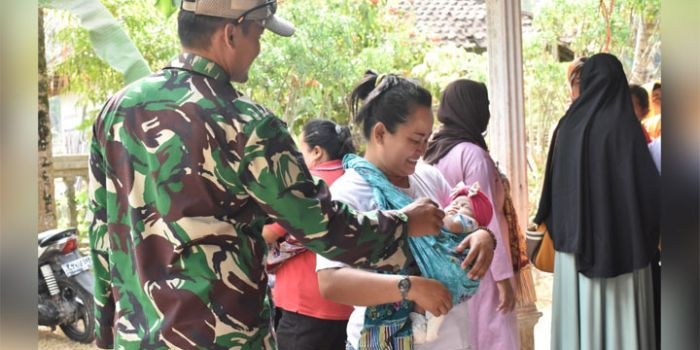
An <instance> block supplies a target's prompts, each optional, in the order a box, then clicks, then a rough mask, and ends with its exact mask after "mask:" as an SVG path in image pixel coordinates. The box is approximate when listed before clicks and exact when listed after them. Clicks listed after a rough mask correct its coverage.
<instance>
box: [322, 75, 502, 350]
mask: <svg viewBox="0 0 700 350" xmlns="http://www.w3.org/2000/svg"><path fill="white" fill-rule="evenodd" d="M431 103H432V96H431V95H430V92H428V91H427V90H426V89H425V88H423V87H421V86H419V85H418V84H416V83H415V82H412V81H410V80H408V79H405V78H402V77H399V76H396V75H391V74H389V75H381V76H378V75H377V74H374V73H372V72H368V74H367V75H366V76H365V78H364V79H363V81H362V82H360V84H358V86H357V87H356V88H355V89H354V90H353V93H352V95H351V106H352V108H351V111H352V115H353V118H354V122H355V124H356V125H357V126H359V127H361V130H362V133H363V136H364V137H365V139H366V140H367V147H366V151H365V154H364V157H359V156H346V157H345V159H344V162H343V163H344V166H345V167H346V172H345V174H343V176H341V177H340V178H338V180H336V182H335V183H334V184H333V185H332V186H331V193H332V195H333V198H334V199H336V200H339V201H342V202H345V203H347V204H348V205H349V206H350V207H352V208H353V209H355V210H360V211H367V210H374V209H381V208H384V209H397V208H396V207H397V206H399V207H400V205H401V203H402V199H403V200H404V201H403V202H405V201H406V200H413V199H416V198H423V197H427V198H429V199H430V200H432V201H433V202H434V203H435V204H436V205H438V206H440V207H446V206H447V205H448V204H449V201H450V192H451V189H450V186H449V185H448V184H447V182H446V181H445V179H444V178H443V177H442V175H441V174H440V172H439V171H437V170H436V169H435V168H433V167H431V166H429V165H427V164H425V163H422V162H421V161H420V158H421V156H423V153H424V152H425V149H426V147H427V143H428V139H429V137H430V134H431V132H432V127H433V114H432V111H431ZM441 236H443V235H442V233H441ZM448 237H449V236H448ZM494 244H495V241H494V240H493V238H492V235H491V234H490V233H489V232H488V231H486V230H483V229H479V230H476V231H475V232H473V233H471V234H469V235H468V236H467V238H466V239H464V240H463V241H461V243H460V240H457V244H455V245H453V246H452V248H451V249H453V250H454V247H455V246H457V245H459V246H460V249H458V250H461V248H465V247H466V246H467V245H468V246H469V248H470V251H469V253H468V255H467V257H466V260H462V259H459V258H457V259H459V260H458V264H457V265H456V266H457V269H458V271H459V273H460V277H462V278H463V279H465V280H467V281H466V282H467V283H469V281H468V278H466V276H465V275H466V274H467V272H465V271H463V270H462V269H461V266H464V267H466V266H471V268H470V269H468V270H469V271H468V272H469V275H470V277H472V278H475V279H479V278H481V277H482V276H483V274H484V273H486V271H487V270H488V267H489V265H490V263H491V259H492V257H493V248H494ZM412 251H413V249H412ZM414 255H415V253H414ZM316 269H317V271H318V280H319V287H320V289H321V293H322V295H323V296H324V297H325V298H327V299H330V300H333V301H336V302H340V303H345V304H350V305H355V310H354V312H353V313H352V315H351V316H350V320H349V322H348V330H347V331H348V349H354V350H365V349H416V350H427V349H436V350H437V349H440V350H467V349H470V345H469V341H468V339H467V334H468V330H467V328H468V312H467V305H466V302H458V303H454V302H453V298H452V297H453V296H452V295H451V293H450V292H449V291H448V288H446V287H445V286H444V285H443V283H441V282H439V281H438V280H436V279H431V278H426V277H421V276H420V274H421V271H420V269H419V268H418V266H415V265H414V266H408V268H407V270H408V271H401V273H400V274H393V273H386V271H384V273H377V272H376V271H367V270H359V269H355V268H351V267H349V266H347V265H345V264H343V263H340V262H335V261H331V260H328V259H325V258H322V257H320V256H319V257H317V266H316ZM467 287H468V286H467ZM414 306H416V308H415V309H414ZM453 306H454V307H453ZM424 310H425V311H428V312H430V313H431V314H433V315H435V316H441V315H445V316H444V319H443V321H442V322H441V325H440V326H439V329H438V330H437V337H436V339H431V341H426V339H425V338H423V339H414V336H415V334H413V329H412V327H411V319H412V318H410V317H409V314H410V313H411V312H415V311H418V312H416V313H420V312H422V311H424ZM415 340H419V343H420V342H422V344H416V341H415Z"/></svg>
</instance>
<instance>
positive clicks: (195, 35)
mask: <svg viewBox="0 0 700 350" xmlns="http://www.w3.org/2000/svg"><path fill="white" fill-rule="evenodd" d="M229 22H231V23H233V24H234V25H237V24H236V22H235V21H234V20H233V19H231V18H223V17H213V16H206V15H196V14H195V13H194V12H190V11H185V10H180V12H179V13H178V15H177V35H178V36H179V37H180V44H182V46H183V47H186V48H190V49H207V48H209V45H211V36H212V34H214V32H216V30H217V29H219V28H220V27H222V26H224V25H226V23H229ZM251 23H252V22H251V21H249V20H244V21H243V22H241V23H240V25H241V26H243V27H242V29H243V33H246V34H247V33H248V29H249V28H250V24H251Z"/></svg>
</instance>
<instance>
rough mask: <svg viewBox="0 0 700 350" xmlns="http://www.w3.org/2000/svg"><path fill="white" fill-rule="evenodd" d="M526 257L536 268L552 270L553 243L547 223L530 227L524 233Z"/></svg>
mask: <svg viewBox="0 0 700 350" xmlns="http://www.w3.org/2000/svg"><path fill="white" fill-rule="evenodd" d="M526 240H527V257H528V258H529V259H530V262H531V263H532V265H534V266H535V268H536V269H538V270H540V271H545V272H554V244H553V243H552V237H551V236H550V234H549V229H547V225H546V224H545V223H544V222H543V223H541V224H539V225H538V226H536V227H530V228H528V230H527V234H526Z"/></svg>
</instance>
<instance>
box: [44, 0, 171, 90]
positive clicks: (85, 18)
mask: <svg viewBox="0 0 700 350" xmlns="http://www.w3.org/2000/svg"><path fill="white" fill-rule="evenodd" d="M169 1H170V2H172V1H173V0H169ZM159 2H162V0H159ZM39 6H40V7H44V8H50V9H57V10H65V11H70V12H71V13H73V14H74V15H75V16H76V17H77V18H78V19H80V22H81V24H82V26H83V27H84V28H85V29H87V30H88V33H89V35H90V42H91V43H92V47H93V48H94V50H95V53H96V54H97V56H99V57H100V58H101V59H102V60H104V61H105V62H107V63H108V64H109V65H110V66H111V67H112V68H114V69H115V70H117V71H118V72H121V73H122V74H124V82H125V83H126V84H128V83H131V82H132V81H135V80H137V79H139V78H141V77H144V76H146V75H148V74H150V73H151V69H150V68H149V66H148V62H146V60H145V59H144V58H143V55H142V54H141V52H140V51H139V50H138V48H136V46H135V45H134V43H133V41H132V40H131V39H130V38H129V36H128V35H127V34H126V32H125V31H124V29H123V28H122V25H121V24H120V23H119V21H118V20H117V19H116V18H115V17H114V16H113V15H112V14H111V13H110V12H109V10H107V8H106V7H105V6H104V5H103V4H102V3H101V2H100V1H99V0H39ZM159 8H161V7H159ZM162 8H165V9H167V7H162ZM173 11H174V10H173ZM171 13H172V12H171Z"/></svg>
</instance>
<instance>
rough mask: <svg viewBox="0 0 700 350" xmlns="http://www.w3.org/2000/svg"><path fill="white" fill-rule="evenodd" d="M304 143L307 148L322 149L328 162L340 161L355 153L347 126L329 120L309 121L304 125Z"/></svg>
mask: <svg viewBox="0 0 700 350" xmlns="http://www.w3.org/2000/svg"><path fill="white" fill-rule="evenodd" d="M303 133H304V135H303V137H304V142H306V144H308V145H309V147H311V148H314V147H316V146H318V147H321V148H323V149H324V150H326V153H328V157H329V158H330V160H335V159H342V158H343V157H344V156H345V155H346V154H348V153H355V145H354V144H353V143H352V134H351V133H350V129H349V128H348V127H347V126H341V125H339V124H336V123H334V122H332V121H330V120H325V119H311V120H309V121H308V122H306V124H304V131H303Z"/></svg>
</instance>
